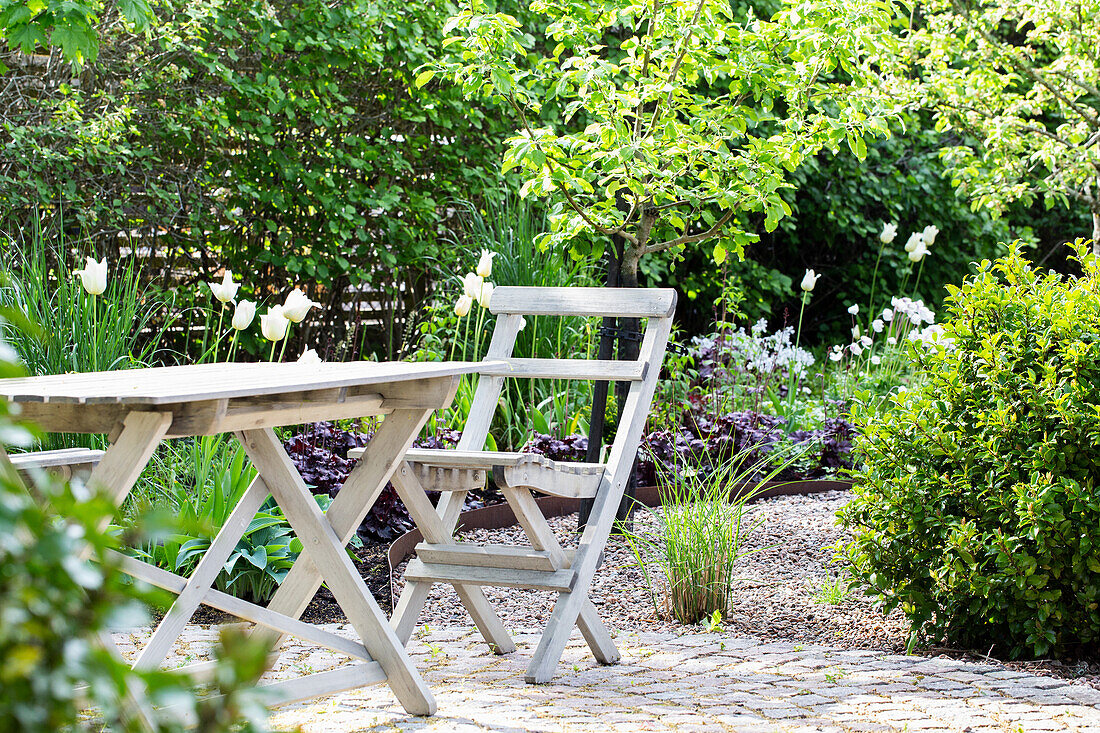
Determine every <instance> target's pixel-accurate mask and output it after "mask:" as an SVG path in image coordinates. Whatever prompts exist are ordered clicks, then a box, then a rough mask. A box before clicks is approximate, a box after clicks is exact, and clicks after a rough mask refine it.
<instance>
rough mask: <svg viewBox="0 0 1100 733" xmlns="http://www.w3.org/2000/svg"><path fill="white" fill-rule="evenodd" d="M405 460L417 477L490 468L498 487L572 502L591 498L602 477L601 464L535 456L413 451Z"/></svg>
mask: <svg viewBox="0 0 1100 733" xmlns="http://www.w3.org/2000/svg"><path fill="white" fill-rule="evenodd" d="M405 460H406V461H408V462H409V464H411V465H412V466H413V468H414V469H416V470H417V472H418V473H419V474H421V475H425V473H426V472H424V471H422V470H420V469H421V468H423V467H430V468H434V469H485V470H488V469H492V471H493V478H494V479H496V481H497V483H498V484H502V485H504V486H511V487H513V488H527V489H534V490H535V491H538V492H540V493H543V494H549V495H550V496H562V497H566V498H573V499H590V498H592V497H594V496H595V495H596V491H597V489H599V486H600V481H601V480H602V479H603V474H604V464H602V463H573V462H571V461H554V460H551V459H549V458H547V457H546V456H540V455H538V454H537V453H509V452H503V451H457V450H433V449H427V448H414V449H412V450H409V451H408V452H406V453H405ZM426 488H435V487H426ZM438 490H447V489H445V488H441V489H438Z"/></svg>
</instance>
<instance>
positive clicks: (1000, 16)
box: [887, 0, 1100, 251]
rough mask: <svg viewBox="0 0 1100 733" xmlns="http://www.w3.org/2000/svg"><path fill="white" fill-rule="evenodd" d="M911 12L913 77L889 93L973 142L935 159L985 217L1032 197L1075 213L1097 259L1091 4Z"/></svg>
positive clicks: (942, 1)
mask: <svg viewBox="0 0 1100 733" xmlns="http://www.w3.org/2000/svg"><path fill="white" fill-rule="evenodd" d="M916 11H917V12H916V13H915V14H914V16H913V23H912V27H911V28H910V30H909V32H908V35H907V40H908V44H909V58H911V59H912V67H911V74H910V75H906V76H905V77H904V78H903V79H900V80H899V79H895V80H894V84H891V85H889V86H888V88H887V92H888V93H890V94H898V95H905V94H915V101H916V102H917V103H920V104H922V105H925V106H928V107H931V108H934V109H935V110H936V113H937V116H938V119H937V127H938V129H941V130H946V129H949V128H959V129H962V130H965V131H966V132H968V133H970V134H971V135H972V137H973V139H974V140H977V141H980V143H979V144H961V145H952V146H950V147H948V148H947V149H946V150H945V159H946V160H947V162H948V163H949V165H950V167H951V170H952V173H953V174H954V178H955V182H956V184H957V185H958V187H959V189H960V190H961V191H963V192H965V194H966V196H967V197H969V198H970V199H971V201H973V203H974V205H975V206H977V207H983V206H984V207H988V208H990V209H991V210H993V211H1001V210H1003V209H1004V207H1005V206H1006V204H1007V203H1008V202H1011V201H1014V200H1018V199H1022V200H1024V201H1030V200H1032V199H1034V198H1036V197H1043V198H1045V200H1046V203H1047V205H1048V206H1053V205H1055V204H1063V205H1075V206H1083V207H1084V208H1085V209H1086V210H1087V211H1089V212H1090V214H1091V215H1092V238H1093V240H1094V245H1093V246H1094V247H1095V248H1097V251H1100V56H1098V55H1097V48H1100V2H1098V1H1097V0H1081V1H1079V2H1061V1H1060V0H1033V1H1030V2H1009V0H931V1H929V2H924V3H920V4H918V5H917V6H916ZM911 78H914V79H917V80H918V81H917V83H916V84H915V85H914V84H912V83H911V81H910V79H911Z"/></svg>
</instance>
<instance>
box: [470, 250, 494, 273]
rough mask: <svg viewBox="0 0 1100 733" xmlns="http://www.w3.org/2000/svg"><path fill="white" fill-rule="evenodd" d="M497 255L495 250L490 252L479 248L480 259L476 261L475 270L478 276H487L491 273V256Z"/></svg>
mask: <svg viewBox="0 0 1100 733" xmlns="http://www.w3.org/2000/svg"><path fill="white" fill-rule="evenodd" d="M496 256H497V253H496V252H490V251H489V250H487V249H483V250H481V259H480V260H478V262H477V269H476V270H475V272H476V273H477V274H478V275H479V276H480V277H489V276H490V275H492V274H493V258H494V257H496Z"/></svg>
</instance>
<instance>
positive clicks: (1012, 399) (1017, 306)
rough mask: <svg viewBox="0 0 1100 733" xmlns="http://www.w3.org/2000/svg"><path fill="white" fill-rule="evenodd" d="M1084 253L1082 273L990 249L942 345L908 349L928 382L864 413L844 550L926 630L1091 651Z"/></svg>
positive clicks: (1099, 361)
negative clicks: (991, 255) (1061, 271)
mask: <svg viewBox="0 0 1100 733" xmlns="http://www.w3.org/2000/svg"><path fill="white" fill-rule="evenodd" d="M1075 251H1076V256H1077V259H1078V260H1079V262H1080V264H1081V266H1082V268H1083V270H1084V274H1083V276H1082V277H1079V278H1067V277H1064V276H1061V275H1058V274H1056V273H1052V272H1044V271H1041V270H1039V269H1036V268H1034V267H1032V266H1031V265H1030V264H1029V263H1028V262H1027V261H1026V260H1024V259H1023V257H1022V256H1021V254H1020V251H1019V249H1018V248H1016V249H1014V250H1013V251H1012V252H1011V253H1010V254H1009V255H1008V256H1007V257H1005V258H1003V259H1001V260H998V261H996V262H990V261H988V260H986V261H984V262H982V263H981V264H980V265H979V268H978V272H977V274H976V275H975V276H973V277H972V278H970V279H968V280H967V281H966V282H965V284H964V285H963V286H962V287H961V288H959V287H951V288H950V291H951V294H950V296H949V297H948V301H947V305H948V312H949V315H950V320H949V322H948V323H947V325H946V332H945V337H946V340H945V342H944V343H945V344H946V346H936V347H932V348H931V350H924V347H917V346H913V347H912V350H913V356H914V358H915V359H916V360H917V362H918V364H919V366H920V368H921V373H922V374H923V375H924V381H923V383H921V384H919V385H916V386H915V387H913V388H911V389H909V390H908V391H904V392H900V393H898V394H896V395H895V396H894V397H893V398H892V403H893V404H892V405H891V409H890V410H888V411H887V412H886V413H885V414H881V413H878V412H877V411H876V410H874V409H872V408H871V407H868V406H863V407H859V408H858V409H856V410H854V411H853V416H854V419H855V421H856V422H857V424H858V426H859V428H860V433H861V434H862V435H861V437H859V438H858V439H857V441H856V450H857V452H858V453H860V454H861V455H862V461H861V463H862V466H863V467H862V469H860V470H859V474H858V477H857V481H856V488H855V493H856V498H855V499H854V500H853V501H852V503H850V504H849V505H848V506H847V507H845V508H844V510H842V512H841V518H842V521H843V522H844V524H845V525H846V526H847V527H848V528H849V529H850V530H852V532H853V534H854V538H853V540H852V542H851V544H850V545H849V546H848V548H847V558H848V562H849V565H850V567H851V570H852V572H853V574H854V576H855V577H856V578H857V579H858V580H859V581H861V583H862V584H863V585H864V586H865V588H866V591H867V593H868V594H871V595H876V596H878V597H879V598H881V599H882V600H883V601H884V603H885V605H886V608H887V609H891V608H894V607H898V606H900V607H901V608H902V609H903V610H904V611H905V613H906V615H907V616H908V617H909V620H910V623H911V625H912V628H913V632H914V639H915V640H916V639H919V638H921V637H923V638H926V639H928V640H931V641H935V642H945V641H946V642H949V643H953V644H960V645H964V646H968V647H974V648H979V649H982V650H983V651H984V650H988V649H989V648H990V645H993V647H994V650H995V651H996V652H998V653H1000V654H1002V655H1010V656H1031V655H1034V656H1044V655H1047V654H1083V655H1089V656H1091V655H1094V654H1095V653H1096V650H1097V648H1098V643H1100V560H1098V553H1097V547H1098V546H1100V494H1098V493H1097V485H1096V484H1097V471H1096V467H1097V465H1100V350H1098V348H1097V340H1096V334H1097V333H1098V332H1100V266H1098V260H1097V258H1096V256H1095V255H1092V254H1091V253H1090V252H1089V249H1088V247H1087V246H1086V245H1085V244H1084V241H1083V240H1078V242H1077V244H1076V246H1075ZM918 352H920V353H918Z"/></svg>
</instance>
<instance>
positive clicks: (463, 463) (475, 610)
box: [392, 287, 676, 683]
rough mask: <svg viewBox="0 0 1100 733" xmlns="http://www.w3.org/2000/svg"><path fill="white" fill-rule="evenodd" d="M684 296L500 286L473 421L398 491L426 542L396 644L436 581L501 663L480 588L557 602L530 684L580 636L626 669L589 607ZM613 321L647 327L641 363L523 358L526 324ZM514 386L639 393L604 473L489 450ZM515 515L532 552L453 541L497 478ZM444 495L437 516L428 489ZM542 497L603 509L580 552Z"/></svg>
mask: <svg viewBox="0 0 1100 733" xmlns="http://www.w3.org/2000/svg"><path fill="white" fill-rule="evenodd" d="M675 307H676V291H674V290H641V289H617V288H528V287H499V288H497V289H496V290H495V291H494V292H493V295H492V300H491V303H490V305H489V311H490V312H491V313H493V314H494V315H496V316H497V321H496V327H495V329H494V331H493V337H492V341H491V342H490V344H489V348H488V352H487V354H486V357H485V358H486V359H487V360H492V362H493V365H492V366H489V365H486V367H485V368H483V369H482V370H480V371H479V374H480V377H479V379H478V384H477V389H476V392H475V394H474V398H473V401H472V402H471V407H470V415H469V416H468V418H467V421H466V424H465V426H464V428H463V432H462V438H461V440H460V441H459V444H458V447H457V450H426V449H416V450H409V451H407V452H406V453H405V460H404V462H403V463H402V464H401V465H400V466H399V467H398V469H397V471H396V472H395V473H394V475H393V478H392V481H393V484H394V487H395V488H396V489H397V491H398V494H399V495H400V496H401V498H402V500H403V501H404V502H405V505H406V506H407V507H408V509H409V513H410V514H411V515H412V517H413V519H414V520H415V521H416V523H417V526H418V527H419V528H420V531H421V532H422V533H423V535H424V540H425V541H424V542H423V543H421V544H420V545H419V546H418V547H417V557H416V559H414V560H412V561H410V563H409V565H408V568H407V570H406V572H405V577H406V580H407V581H408V582H407V584H406V586H405V590H404V592H403V593H402V594H401V598H400V600H399V601H398V604H397V607H396V609H395V611H394V618H393V625H394V628H395V629H396V630H397V633H398V637H399V638H401V639H402V640H403V641H405V642H408V639H409V637H410V636H411V635H412V631H413V628H414V627H415V625H416V620H417V616H418V615H419V613H420V609H421V608H422V607H423V605H424V603H425V601H426V600H427V597H428V591H429V589H430V587H431V585H432V584H433V583H437V582H444V583H449V584H451V585H453V586H454V587H455V590H456V591H457V592H458V595H459V597H460V598H461V599H462V602H463V605H465V606H466V609H467V610H468V611H469V612H470V615H471V617H472V618H473V620H474V623H475V624H476V625H477V627H478V629H479V630H480V631H481V633H482V635H483V636H484V637H485V639H486V641H487V642H488V643H489V646H490V648H491V649H493V650H494V651H496V652H497V653H501V654H503V653H507V652H511V651H513V650H515V644H514V643H513V642H512V640H511V637H510V636H509V634H508V631H507V629H505V628H504V625H503V624H502V622H501V621H500V619H499V617H498V616H497V615H496V613H495V611H493V609H492V607H491V605H490V604H489V601H488V599H487V598H486V597H485V595H484V593H483V592H482V589H481V586H486V585H490V586H504V587H512V588H531V589H540V590H551V591H556V592H558V594H559V596H558V600H557V603H556V604H555V606H554V611H553V614H552V616H551V618H550V621H549V623H548V624H547V627H546V630H545V631H544V633H543V636H542V640H541V641H540V643H539V646H538V649H537V650H536V651H535V653H534V657H533V659H532V661H531V663H530V666H529V667H528V670H527V675H526V679H527V681H528V682H540V683H541V682H547V681H549V680H550V678H551V677H552V676H553V674H554V670H555V669H556V667H557V665H558V662H559V660H560V659H561V655H562V652H563V651H564V649H565V645H566V642H567V640H568V638H569V634H570V633H571V631H572V629H573V627H574V626H579V627H580V629H581V632H582V633H583V635H584V637H585V640H586V641H587V642H588V645H589V647H591V649H592V651H593V654H594V655H595V657H596V659H597V660H599V661H600V662H603V663H605V664H610V663H613V662H615V661H617V660H618V659H619V652H618V650H617V649H616V648H615V644H614V642H613V641H612V640H611V634H610V632H609V631H608V629H607V627H606V626H605V625H604V623H603V621H602V620H601V619H600V618H599V616H598V615H597V613H596V609H595V606H593V604H592V602H591V601H590V600H589V599H588V589H589V587H590V585H591V583H592V578H593V575H594V573H595V571H596V568H597V566H598V564H599V559H600V556H601V554H602V552H603V549H604V546H605V544H606V542H607V538H608V535H609V534H610V532H611V529H612V526H613V524H614V521H615V514H616V510H617V509H618V507H619V504H620V502H621V500H622V497H623V491H624V489H625V487H626V483H627V480H628V478H629V475H630V471H631V467H632V465H633V463H634V458H635V455H636V453H637V451H638V444H639V442H640V440H641V436H642V431H643V428H644V426H645V421H646V417H647V415H648V413H649V407H650V405H651V403H652V401H653V394H654V391H655V390H656V386H657V379H658V376H659V374H660V370H661V361H662V359H663V358H664V353H665V347H666V346H667V344H668V338H669V333H670V331H671V328H672V315H673V312H674V310H675ZM525 315H526V316H561V317H576V316H604V317H612V318H638V319H645V321H646V325H645V331H644V334H643V336H642V341H641V344H640V348H639V358H638V359H637V360H636V361H606V360H597V359H583V358H582V359H532V358H517V357H513V355H512V352H513V349H514V347H515V342H516V336H517V335H518V333H519V331H520V329H521V328H522V327H523V325H522V324H523V316H525ZM506 378H522V379H571V380H589V381H597V380H598V381H625V382H629V383H630V388H629V392H628V394H627V398H626V400H625V403H624V405H623V408H622V415H621V418H620V422H619V426H618V430H617V432H616V434H615V441H614V443H613V444H612V445H611V449H610V451H609V454H608V457H607V460H606V462H605V463H569V462H562V461H553V460H550V459H549V458H546V457H545V456H540V455H534V454H529V453H508V452H498V451H483V450H480V448H481V447H482V446H484V444H485V439H486V437H487V435H488V431H489V424H490V422H491V421H492V418H493V414H494V413H495V412H496V409H497V401H498V400H499V399H500V394H501V389H502V387H503V384H504V380H505V379H506ZM489 471H492V474H493V478H494V480H495V482H496V484H497V486H498V488H500V490H501V492H502V493H503V494H504V497H505V499H506V500H507V501H508V503H509V504H510V505H511V507H512V510H513V512H514V513H515V515H516V518H517V520H518V521H519V523H520V526H521V527H522V528H523V530H524V533H525V534H526V535H527V539H528V541H529V542H530V545H529V546H518V547H513V546H504V545H475V544H470V543H460V542H456V541H455V540H454V539H453V537H452V535H453V532H454V529H455V525H456V523H457V521H458V515H459V512H460V511H461V510H462V507H463V504H464V501H465V497H466V493H467V492H468V491H470V490H471V489H473V488H477V487H480V486H484V485H485V481H486V478H487V475H488V472H489ZM426 490H428V491H442V492H444V494H443V496H442V498H441V499H440V501H439V504H438V506H437V507H433V506H432V505H431V502H429V501H428V499H427V496H426V495H425V493H424V492H425V491H426ZM532 492H536V493H540V494H550V495H553V496H564V497H572V498H586V499H593V500H594V502H593V506H592V512H591V515H590V517H589V521H588V523H587V525H586V527H585V530H584V533H583V535H582V536H581V538H580V544H579V547H578V548H577V550H576V552H575V553H569V552H566V551H565V550H564V549H563V548H562V547H561V546H560V544H559V543H558V541H557V539H556V538H555V537H554V533H553V532H552V531H551V529H550V526H549V524H547V522H546V518H545V517H544V516H543V515H542V513H541V512H540V511H539V508H538V504H537V503H536V501H535V498H534V496H533V494H532Z"/></svg>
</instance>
